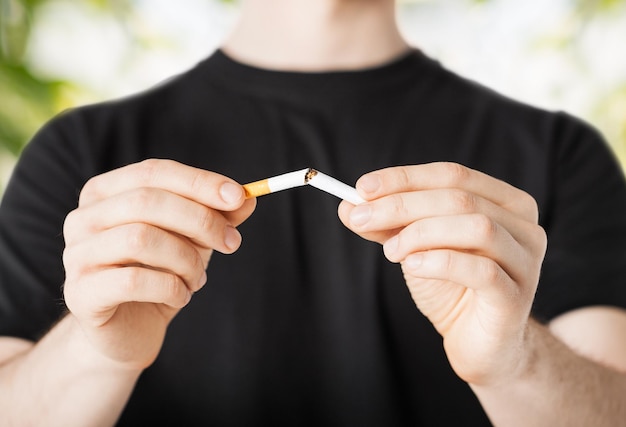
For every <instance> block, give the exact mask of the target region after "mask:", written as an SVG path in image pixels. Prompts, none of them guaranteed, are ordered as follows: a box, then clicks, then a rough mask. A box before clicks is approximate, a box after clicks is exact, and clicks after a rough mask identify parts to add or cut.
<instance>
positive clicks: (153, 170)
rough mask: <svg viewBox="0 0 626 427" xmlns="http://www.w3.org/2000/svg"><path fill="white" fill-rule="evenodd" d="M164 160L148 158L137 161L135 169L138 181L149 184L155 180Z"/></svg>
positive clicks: (141, 183)
mask: <svg viewBox="0 0 626 427" xmlns="http://www.w3.org/2000/svg"><path fill="white" fill-rule="evenodd" d="M162 163H163V161H162V160H159V159H146V160H142V161H141V162H139V163H137V165H136V167H135V168H134V169H135V171H134V172H135V177H134V179H135V180H136V182H137V183H139V184H140V185H146V186H149V185H151V184H152V183H153V182H154V179H155V177H156V175H157V173H158V170H159V169H160V168H161V165H162Z"/></svg>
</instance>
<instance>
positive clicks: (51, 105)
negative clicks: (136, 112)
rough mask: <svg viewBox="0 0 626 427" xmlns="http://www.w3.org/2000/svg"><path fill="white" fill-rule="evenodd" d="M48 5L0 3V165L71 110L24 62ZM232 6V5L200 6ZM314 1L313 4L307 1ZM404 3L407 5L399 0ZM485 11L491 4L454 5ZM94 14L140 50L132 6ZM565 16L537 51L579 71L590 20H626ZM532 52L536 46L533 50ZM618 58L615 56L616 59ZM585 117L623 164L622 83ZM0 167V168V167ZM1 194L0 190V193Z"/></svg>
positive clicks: (585, 10) (605, 6) (619, 2)
mask: <svg viewBox="0 0 626 427" xmlns="http://www.w3.org/2000/svg"><path fill="white" fill-rule="evenodd" d="M53 1H54V0H0V160H1V159H2V156H3V155H4V156H6V155H7V154H6V153H10V154H9V155H10V156H13V157H15V156H17V155H18V154H19V152H20V151H21V149H22V148H23V147H24V145H25V144H26V143H27V141H28V140H29V139H30V138H31V137H32V135H33V133H34V132H35V131H36V130H37V129H38V128H39V127H40V126H41V125H42V124H43V123H44V122H45V121H46V120H48V119H49V118H50V117H51V116H53V115H54V114H56V113H57V112H58V111H59V110H61V109H63V108H66V107H67V106H69V105H70V104H71V102H68V101H67V96H68V93H69V92H71V91H77V90H79V89H80V88H79V87H78V86H77V85H76V84H75V83H73V82H69V81H50V80H47V79H45V78H43V77H41V76H39V75H37V73H36V72H35V71H34V68H33V65H32V64H31V63H29V62H28V61H27V60H26V58H25V53H26V50H27V48H28V43H29V40H30V36H31V33H32V29H33V28H35V27H36V26H37V25H38V22H37V20H38V19H39V15H38V14H37V11H38V10H39V8H41V7H43V6H46V5H48V4H49V3H51V2H53ZM206 1H220V2H222V3H237V2H238V0H206ZM312 1H314V0H312ZM399 1H400V2H408V1H410V0H399ZM413 1H415V0H413ZM458 1H459V2H460V3H461V2H469V3H474V4H481V6H483V7H489V6H490V4H492V3H495V2H496V0H458ZM80 3H81V4H82V5H85V4H87V5H89V6H91V7H92V8H94V9H95V10H97V11H98V13H101V14H104V15H108V16H111V17H114V18H115V19H117V20H118V22H120V23H121V25H122V26H124V28H125V29H126V31H127V35H128V38H129V43H134V44H136V49H143V48H144V47H145V46H144V42H145V41H144V40H142V39H141V37H137V35H136V33H135V32H134V30H133V28H132V26H133V22H135V23H136V22H137V20H136V18H137V17H136V16H134V18H135V21H133V20H132V17H133V11H134V9H133V7H134V3H133V0H83V1H82V2H80ZM569 5H570V10H569V15H568V16H565V17H564V18H563V22H564V25H563V28H561V29H559V30H558V31H555V33H554V34H548V35H546V37H545V38H544V39H542V41H541V45H540V46H539V47H540V48H541V49H549V50H550V51H554V52H559V53H562V52H563V51H567V52H569V53H568V54H570V55H571V56H572V58H574V59H573V61H572V63H573V64H574V66H578V67H584V64H581V63H577V62H576V61H578V59H577V58H575V51H576V43H577V41H578V40H579V39H580V37H581V36H582V34H583V33H584V29H585V27H586V26H587V25H589V24H590V23H591V22H592V21H593V20H594V19H596V17H598V16H600V15H602V14H604V15H603V16H610V15H612V14H615V13H620V14H626V1H625V0H569ZM536 47H537V46H536ZM616 54H619V53H616ZM596 104H597V105H594V106H591V107H590V117H588V119H591V120H592V121H593V122H594V123H597V124H598V125H599V126H600V127H601V128H602V130H603V131H604V132H605V133H606V134H607V136H608V137H609V139H610V140H612V142H613V145H614V146H615V147H616V151H617V152H618V154H619V155H620V156H622V159H623V160H624V161H625V163H626V78H625V82H624V85H623V87H622V86H620V87H617V88H614V90H609V91H607V92H606V93H603V94H599V95H598V97H597V102H596ZM0 163H1V162H0ZM0 172H1V171H0ZM0 191H1V190H0Z"/></svg>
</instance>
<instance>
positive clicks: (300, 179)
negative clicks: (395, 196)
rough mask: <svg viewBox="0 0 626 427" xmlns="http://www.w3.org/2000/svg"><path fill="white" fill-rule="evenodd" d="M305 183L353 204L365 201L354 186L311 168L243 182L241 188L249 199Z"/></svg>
mask: <svg viewBox="0 0 626 427" xmlns="http://www.w3.org/2000/svg"><path fill="white" fill-rule="evenodd" d="M307 184H308V185H311V186H313V187H315V188H318V189H320V190H322V191H325V192H327V193H330V194H332V195H333V196H337V197H339V198H340V199H343V200H347V201H348V202H350V203H352V204H354V205H358V204H359V203H363V202H365V200H363V199H362V198H361V196H359V193H357V191H356V189H355V188H354V187H350V186H349V185H347V184H344V183H343V182H341V181H339V180H337V179H335V178H333V177H331V176H329V175H326V174H323V173H322V172H319V171H317V170H315V169H313V168H307V169H301V170H298V171H295V172H288V173H285V174H282V175H277V176H274V177H271V178H266V179H262V180H260V181H255V182H251V183H249V184H244V186H243V188H244V190H245V191H246V198H248V199H249V198H252V197H259V196H264V195H266V194H270V193H275V192H277V191H281V190H287V189H289V188H294V187H300V186H303V185H307Z"/></svg>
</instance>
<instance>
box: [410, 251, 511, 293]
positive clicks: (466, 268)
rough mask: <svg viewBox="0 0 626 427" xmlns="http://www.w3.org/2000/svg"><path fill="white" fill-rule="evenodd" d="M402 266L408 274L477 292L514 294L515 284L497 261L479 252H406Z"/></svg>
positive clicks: (412, 276)
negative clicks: (449, 283) (450, 283)
mask: <svg viewBox="0 0 626 427" xmlns="http://www.w3.org/2000/svg"><path fill="white" fill-rule="evenodd" d="M402 269H403V271H404V273H405V274H408V275H409V276H410V277H411V278H419V279H429V280H433V279H434V280H440V281H446V282H452V283H455V284H457V285H459V286H463V287H466V288H470V289H473V290H475V291H479V292H485V293H493V294H496V295H499V296H506V297H507V298H514V294H517V293H518V292H519V289H518V286H517V284H516V283H515V282H514V281H513V279H512V278H511V277H510V276H509V275H508V274H507V273H506V271H504V270H503V269H502V267H500V265H499V264H498V263H497V262H495V261H494V260H492V259H491V258H487V257H484V256H481V255H476V254H470V253H467V252H459V251H455V250H448V249H436V250H431V251H424V252H414V253H412V254H409V255H408V256H407V257H406V258H405V260H404V261H403V262H402Z"/></svg>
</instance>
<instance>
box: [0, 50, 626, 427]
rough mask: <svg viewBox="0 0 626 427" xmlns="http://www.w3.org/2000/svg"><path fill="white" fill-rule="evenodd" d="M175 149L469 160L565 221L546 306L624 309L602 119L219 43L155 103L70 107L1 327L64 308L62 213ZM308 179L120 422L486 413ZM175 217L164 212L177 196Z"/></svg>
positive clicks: (338, 163) (429, 68)
mask: <svg viewBox="0 0 626 427" xmlns="http://www.w3.org/2000/svg"><path fill="white" fill-rule="evenodd" d="M147 158H167V159H174V160H176V161H179V162H182V163H185V164H188V165H192V166H195V167H200V168H204V169H207V170H212V171H216V172H219V173H221V174H224V175H227V176H229V177H231V178H233V179H235V180H237V181H238V182H241V183H245V182H250V181H255V180H258V179H262V178H265V177H269V176H274V175H277V174H281V173H285V172H288V171H293V170H298V169H302V168H306V167H314V168H316V169H318V170H320V171H322V172H325V173H327V174H329V175H332V176H334V177H336V178H338V179H340V180H342V181H344V182H346V183H350V184H353V183H354V182H355V181H356V179H357V178H358V177H359V176H361V175H362V174H364V173H366V172H369V171H372V170H376V169H380V168H383V167H389V166H394V165H408V164H420V163H426V162H433V161H453V162H459V163H461V164H464V165H466V166H468V167H471V168H474V169H477V170H480V171H483V172H485V173H487V174H489V175H492V176H494V177H496V178H499V179H502V180H504V181H506V182H508V183H510V184H512V185H514V186H516V187H518V188H521V189H523V190H525V191H527V192H528V193H530V194H531V195H532V196H533V197H534V198H535V199H536V200H537V203H538V205H539V210H540V222H541V225H542V226H543V227H544V228H545V229H546V231H547V233H548V240H549V244H548V252H547V256H546V259H545V262H544V265H543V270H542V275H541V280H540V284H539V290H538V292H537V295H536V301H535V304H534V307H533V313H534V315H535V316H536V317H537V318H538V319H539V320H541V321H543V322H546V321H548V320H550V319H552V318H554V317H555V316H557V315H559V314H561V313H564V312H566V311H568V310H572V309H576V308H579V307H584V306H589V305H613V306H619V307H626V186H625V184H624V178H623V175H622V172H621V169H620V167H619V166H618V164H617V162H616V161H615V159H614V157H613V156H612V154H611V152H610V150H609V149H608V148H607V145H606V144H605V143H604V142H603V140H602V138H601V137H600V136H599V135H598V133H597V132H596V131H594V130H593V129H592V128H590V127H589V126H588V125H586V124H584V123H582V122H581V121H580V120H577V119H575V118H573V117H571V116H569V115H567V114H565V113H553V112H547V111H543V110H540V109H537V108H534V107H531V106H528V105H524V104H522V103H519V102H516V101H513V100H510V99H508V98H506V97H504V96H502V95H499V94H497V93H495V92H493V91H491V90H489V89H487V88H484V87H482V86H481V85H479V84H476V83H474V82H471V81H468V80H466V79H464V78H462V77H460V76H458V75H456V74H454V73H453V72H451V71H449V70H447V69H446V68H444V67H443V66H441V64H439V63H438V62H437V61H434V60H432V59H431V58H429V57H428V56H426V55H425V54H423V53H422V52H420V51H417V50H414V51H411V52H410V53H408V54H405V55H403V56H402V57H400V58H397V59H396V60H394V61H392V62H390V63H387V64H384V65H381V66H378V67H373V68H369V69H364V70H359V71H337V72H319V73H304V72H282V71H274V70H266V69H259V68H255V67H251V66H248V65H245V64H241V63H238V62H236V61H234V60H232V59H231V58H229V57H228V56H227V55H226V54H224V53H223V52H222V51H220V50H218V51H216V52H215V53H213V54H212V55H211V56H210V57H208V58H207V59H206V60H204V61H203V62H201V63H199V64H198V65H197V66H196V67H194V68H193V69H191V70H189V71H188V72H186V73H184V74H182V75H180V76H177V77H175V78H173V79H171V80H169V81H167V82H165V83H163V84H161V85H160V86H158V87H156V88H153V89H152V90H150V91H147V92H144V93H141V94H139V95H136V96H132V97H129V98H125V99H121V100H117V101H114V102H107V103H102V104H98V105H92V106H86V107H82V108H78V109H74V110H71V111H68V112H66V113H64V114H61V115H60V116H58V117H56V118H55V119H53V120H52V121H51V122H50V123H48V124H47V125H46V126H45V127H44V128H43V129H42V130H41V131H40V132H39V133H38V134H37V135H36V137H35V138H34V139H33V141H32V142H31V143H30V144H29V145H28V146H27V147H26V149H25V151H24V153H23V154H22V156H21V158H20V161H19V163H18V165H17V167H16V169H15V171H14V174H13V176H12V179H11V181H10V185H9V187H8V188H7V190H6V192H5V195H4V198H3V201H2V205H1V208H0V260H1V261H0V335H11V336H17V337H23V338H28V339H31V340H36V339H38V338H39V337H41V336H42V334H44V333H45V332H46V330H48V329H49V328H50V327H52V325H53V324H54V322H55V321H57V320H58V318H59V316H61V315H62V314H63V313H64V311H65V308H64V305H63V297H62V284H63V280H64V272H63V264H62V251H63V247H64V242H63V235H62V230H63V221H64V218H65V216H66V215H67V213H68V212H70V211H71V210H73V209H75V207H76V206H77V201H78V195H79V192H80V190H81V188H82V186H83V185H84V183H85V182H86V181H87V180H88V179H89V178H90V177H92V176H94V175H97V174H100V173H103V172H105V171H109V170H111V169H114V168H118V167H120V166H124V165H127V164H130V163H134V162H138V161H141V160H143V159H147ZM337 205H338V199H336V198H334V197H333V196H330V195H328V194H326V193H324V192H321V191H319V190H317V189H315V188H310V187H300V188H297V189H293V190H287V191H283V192H280V193H276V194H272V195H268V196H264V197H262V198H260V199H259V200H258V206H257V209H256V211H255V213H254V214H253V215H252V216H251V217H250V219H249V220H248V221H246V222H245V223H244V224H242V225H241V226H240V227H239V229H240V231H241V233H242V235H243V243H242V246H241V248H240V250H239V251H237V252H236V253H235V254H232V255H221V254H218V253H215V254H214V255H213V257H212V259H211V262H210V263H209V268H208V283H207V285H206V286H205V287H204V288H203V289H202V290H201V291H200V292H198V293H197V294H196V295H195V296H194V298H193V299H192V301H191V302H190V304H189V305H188V306H187V307H186V308H184V309H183V310H182V311H181V312H180V314H179V315H178V316H177V317H176V318H175V319H174V320H173V322H172V323H171V325H170V327H169V330H168V333H167V337H166V340H165V343H164V345H163V349H162V351H161V353H160V355H159V357H158V359H157V360H156V362H155V363H154V364H153V365H152V366H151V367H149V368H148V369H147V370H146V371H145V372H144V373H143V374H142V376H141V378H140V379H139V382H138V384H137V386H136V389H135V390H134V392H133V394H132V396H131V398H130V401H129V402H128V405H127V407H126V409H125V410H124V412H123V414H122V416H121V419H120V421H119V425H120V426H126V425H128V426H136V425H184V426H193V425H211V426H254V425H259V426H269V425H271V426H294V425H301V426H304V425H311V426H321V425H324V426H382V425H384V426H394V425H411V426H457V425H471V426H481V425H489V421H488V419H487V417H486V415H485V413H484V411H483V409H482V408H481V406H480V404H479V402H478V400H477V399H476V397H475V396H474V394H473V393H472V392H471V390H470V388H469V387H468V385H467V384H465V383H464V382H463V381H461V380H460V379H458V377H457V376H456V375H455V374H454V372H453V371H452V370H451V368H450V366H449V364H448V362H447V359H446V356H445V353H444V351H443V348H442V340H441V337H440V336H439V335H438V334H437V333H436V331H434V329H433V327H432V325H431V324H430V323H429V322H428V320H427V319H425V318H424V317H423V316H422V315H421V314H420V312H419V311H418V310H417V309H416V307H415V305H414V303H413V301H412V299H411V297H410V295H409V292H408V290H407V288H406V285H405V283H404V280H403V277H402V274H401V271H400V268H399V266H398V265H396V264H392V263H390V262H388V261H387V260H386V259H385V258H384V256H383V253H382V250H381V247H380V245H378V244H376V243H372V242H368V241H365V240H363V239H361V238H360V237H358V236H357V235H355V234H353V233H352V232H350V231H349V230H348V229H346V228H345V227H344V226H343V225H342V224H341V223H340V221H339V219H338V218H337V212H336V211H337ZM163 208H164V209H167V207H166V206H164V207H163Z"/></svg>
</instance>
